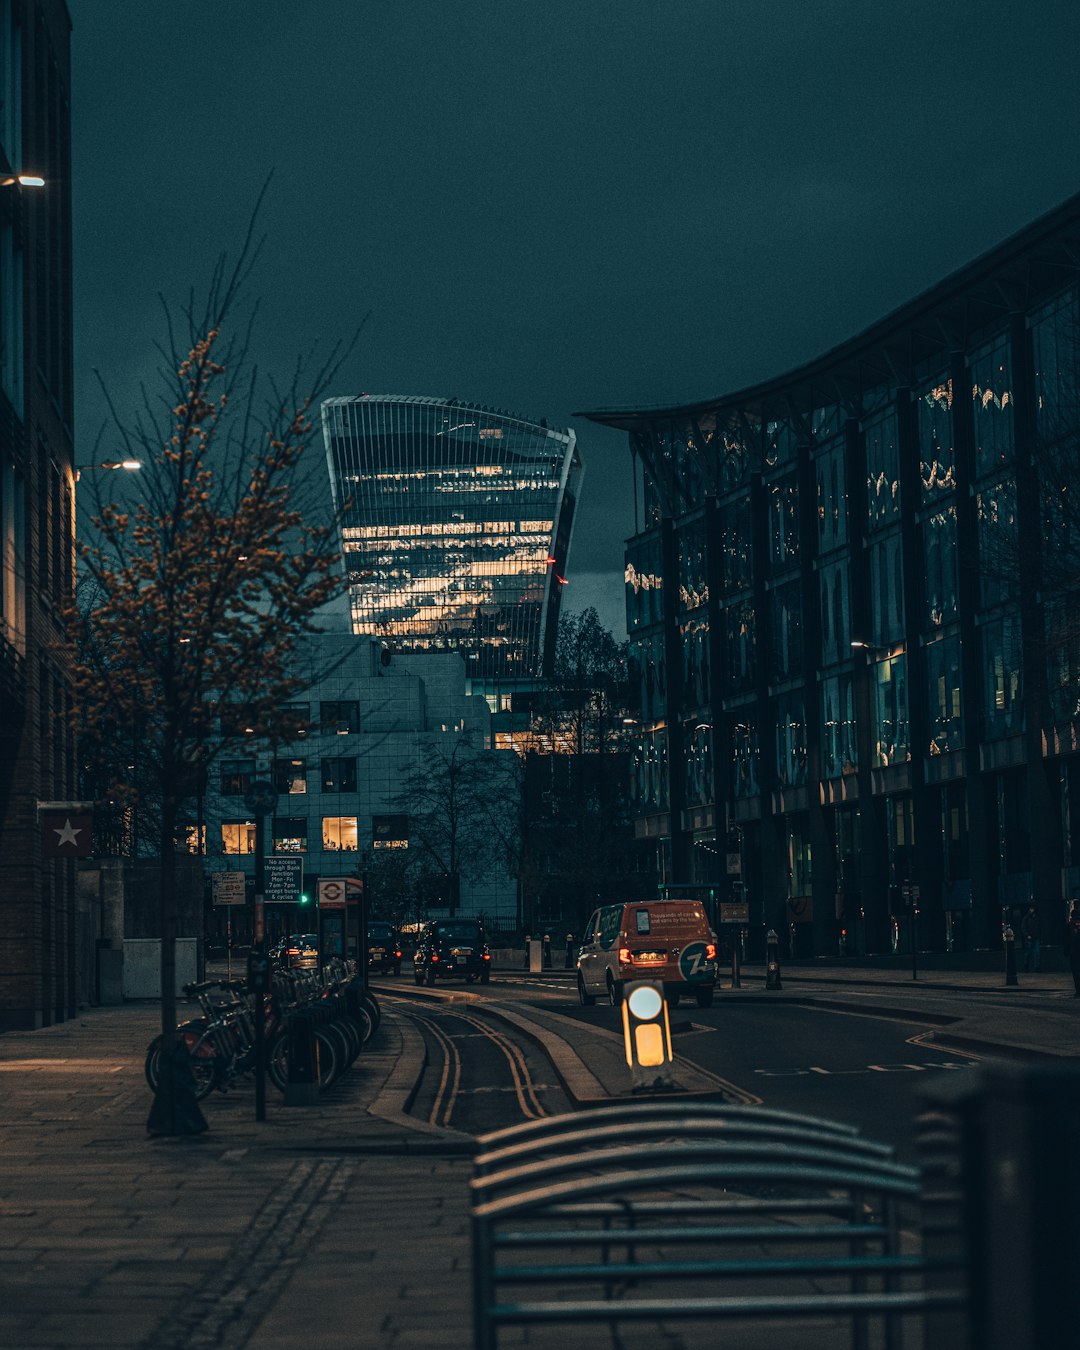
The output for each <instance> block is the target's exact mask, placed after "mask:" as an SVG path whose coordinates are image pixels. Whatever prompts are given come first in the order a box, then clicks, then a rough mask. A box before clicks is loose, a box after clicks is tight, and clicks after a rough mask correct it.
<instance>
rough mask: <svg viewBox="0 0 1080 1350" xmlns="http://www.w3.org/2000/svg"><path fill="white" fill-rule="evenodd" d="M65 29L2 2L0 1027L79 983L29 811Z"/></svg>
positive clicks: (65, 414)
mask: <svg viewBox="0 0 1080 1350" xmlns="http://www.w3.org/2000/svg"><path fill="white" fill-rule="evenodd" d="M70 27H71V25H70V21H69V18H68V14H67V8H66V6H65V5H64V3H63V0H0V182H2V183H3V185H2V186H0V859H2V867H3V878H4V884H3V886H0V929H2V931H3V933H4V942H3V946H2V949H0V1030H2V1029H3V1027H5V1026H11V1027H35V1026H41V1025H47V1024H49V1023H52V1022H56V1021H60V1020H63V1019H64V1018H67V1017H69V1016H71V1015H72V1013H73V1012H74V1010H75V1007H76V1005H77V1000H78V997H79V991H78V990H77V970H78V968H79V966H80V960H79V957H80V953H79V952H78V951H77V937H76V914H75V905H76V902H75V877H74V866H75V865H74V863H73V862H72V861H69V860H56V859H44V858H43V856H42V843H41V837H40V834H39V830H38V816H37V803H38V802H39V801H60V800H68V799H70V798H71V797H72V795H73V792H74V746H73V741H72V731H71V718H70V713H71V684H70V673H69V653H68V648H67V644H66V639H65V633H64V623H63V610H64V607H65V606H66V605H67V604H68V603H69V602H70V600H71V594H72V584H73V576H74V543H73V539H74V471H73V425H74V424H73V417H72V355H71V354H72V332H71V198H70V191H71V168H70V103H69V97H70V94H69V91H70V66H69V48H70ZM20 175H26V176H35V177H40V178H43V179H44V180H45V182H44V186H42V187H23V186H21V185H20V184H19V183H18V181H17V180H18V178H19V177H20Z"/></svg>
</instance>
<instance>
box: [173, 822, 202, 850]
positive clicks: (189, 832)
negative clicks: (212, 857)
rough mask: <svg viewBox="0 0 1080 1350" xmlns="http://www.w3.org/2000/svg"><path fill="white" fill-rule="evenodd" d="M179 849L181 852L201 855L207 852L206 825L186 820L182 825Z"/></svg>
mask: <svg viewBox="0 0 1080 1350" xmlns="http://www.w3.org/2000/svg"><path fill="white" fill-rule="evenodd" d="M178 851H179V852H180V853H195V854H198V855H200V856H201V855H202V854H204V853H205V852H206V826H205V825H196V824H194V823H193V822H190V821H184V822H183V823H182V824H181V825H180V830H179V837H178Z"/></svg>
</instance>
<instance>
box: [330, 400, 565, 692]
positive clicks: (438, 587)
mask: <svg viewBox="0 0 1080 1350" xmlns="http://www.w3.org/2000/svg"><path fill="white" fill-rule="evenodd" d="M322 418H323V436H324V438H325V441H326V456H327V463H328V466H329V470H330V482H331V486H332V490H333V494H334V505H335V507H336V509H337V511H338V513H339V516H340V519H341V522H342V524H341V534H342V548H343V551H344V554H345V563H346V567H347V568H348V572H349V597H350V607H351V611H352V625H353V631H354V632H356V633H367V634H371V635H372V636H374V637H378V638H382V639H383V640H384V641H386V642H387V643H389V644H390V645H392V646H393V648H394V649H395V650H397V651H403V652H419V651H428V650H439V649H442V650H445V649H457V650H460V651H461V652H462V654H463V655H464V656H465V657H466V660H467V661H468V670H469V674H470V676H472V677H473V678H476V679H479V680H481V681H483V682H485V683H488V684H489V685H490V684H494V683H501V682H504V681H507V680H516V679H530V678H535V677H537V676H539V675H541V674H543V673H545V671H546V670H547V669H548V667H549V666H550V663H551V659H552V656H553V652H554V642H555V630H556V624H557V620H558V609H559V594H560V591H561V588H562V584H563V578H564V576H565V570H566V557H567V552H568V550H569V546H570V531H571V524H572V521H573V516H574V505H575V501H576V496H577V490H578V480H579V478H580V474H581V461H580V458H579V456H578V453H577V447H576V440H575V436H574V433H573V432H572V431H553V430H552V429H551V428H550V427H548V426H547V425H546V424H544V423H543V422H541V423H536V422H527V421H524V420H523V419H522V418H520V417H511V416H509V415H507V414H506V413H497V412H492V411H491V409H489V408H482V407H479V406H477V405H475V404H469V403H460V402H458V400H456V399H441V398H416V397H410V396H396V395H374V394H370V395H369V394H364V395H361V396H360V397H357V398H333V399H328V400H327V401H326V402H325V403H324V404H323V405H322Z"/></svg>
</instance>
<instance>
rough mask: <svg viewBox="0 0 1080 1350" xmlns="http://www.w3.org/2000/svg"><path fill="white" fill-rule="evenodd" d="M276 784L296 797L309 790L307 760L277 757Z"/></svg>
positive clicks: (278, 787) (275, 761) (275, 763)
mask: <svg viewBox="0 0 1080 1350" xmlns="http://www.w3.org/2000/svg"><path fill="white" fill-rule="evenodd" d="M274 786H275V787H276V788H277V790H278V791H279V792H287V793H289V794H290V795H291V796H294V797H295V796H298V795H299V794H301V793H304V792H307V760H306V759H275V760H274Z"/></svg>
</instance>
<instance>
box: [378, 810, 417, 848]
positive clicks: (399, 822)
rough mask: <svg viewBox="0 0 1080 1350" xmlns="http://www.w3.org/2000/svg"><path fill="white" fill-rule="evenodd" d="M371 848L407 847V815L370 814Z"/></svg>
mask: <svg viewBox="0 0 1080 1350" xmlns="http://www.w3.org/2000/svg"><path fill="white" fill-rule="evenodd" d="M371 846H372V848H408V847H409V817H408V816H372V817H371Z"/></svg>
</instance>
